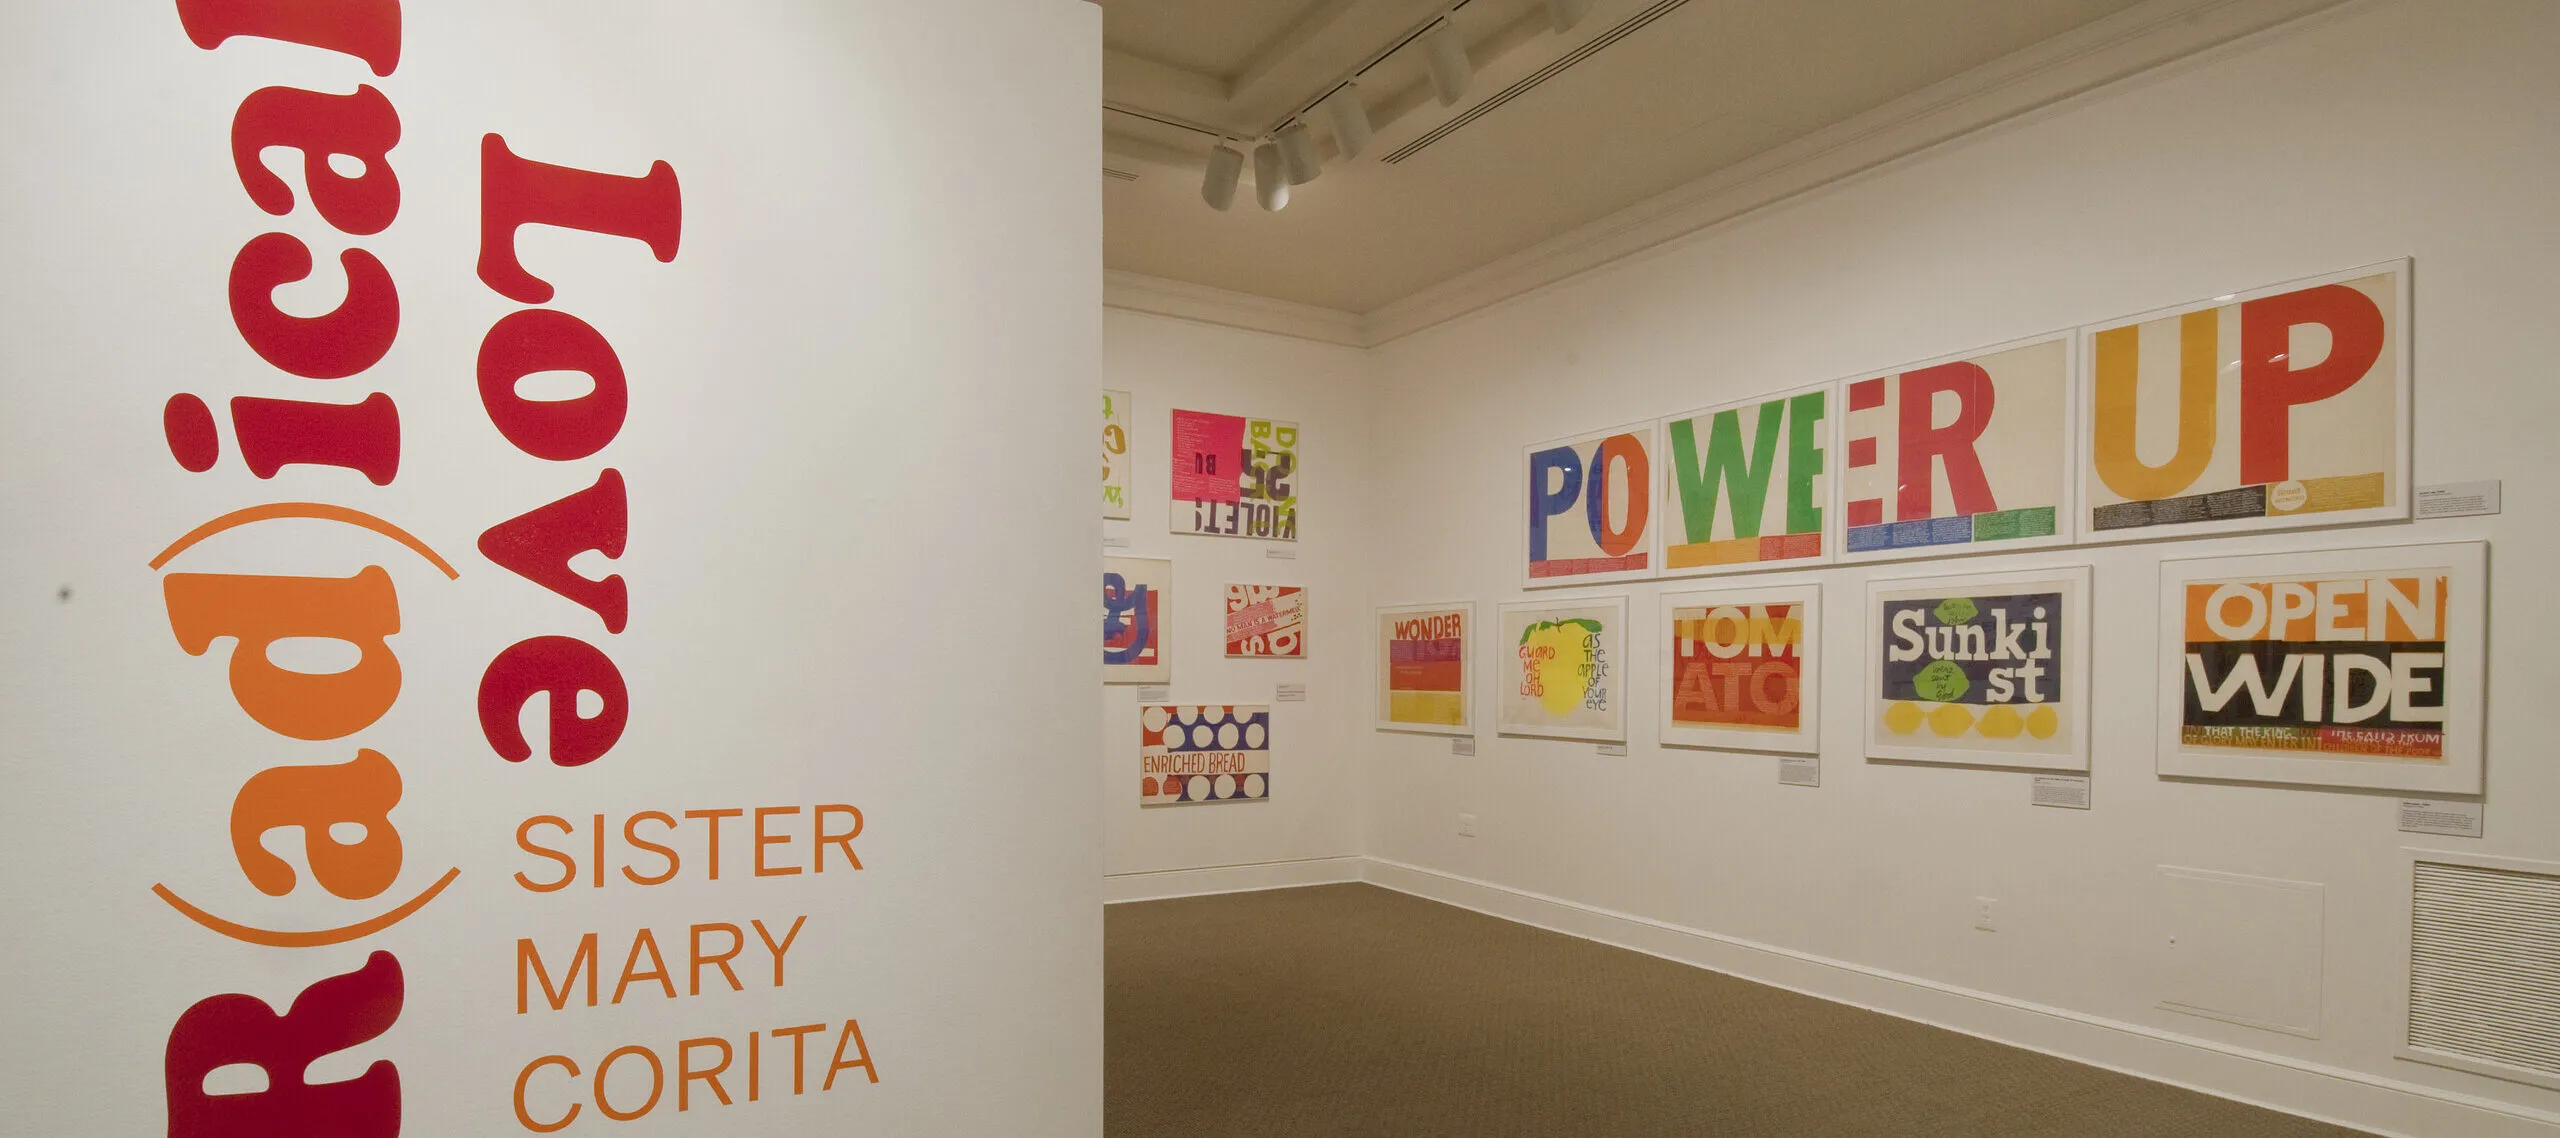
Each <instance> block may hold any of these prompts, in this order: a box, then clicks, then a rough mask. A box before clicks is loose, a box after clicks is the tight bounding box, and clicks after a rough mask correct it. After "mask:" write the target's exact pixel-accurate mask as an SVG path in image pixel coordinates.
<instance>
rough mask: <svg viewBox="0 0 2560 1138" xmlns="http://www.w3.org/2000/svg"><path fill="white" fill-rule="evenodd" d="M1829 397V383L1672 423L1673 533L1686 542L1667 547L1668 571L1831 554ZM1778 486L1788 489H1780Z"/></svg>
mask: <svg viewBox="0 0 2560 1138" xmlns="http://www.w3.org/2000/svg"><path fill="white" fill-rule="evenodd" d="M1829 397H1830V392H1829V391H1828V390H1827V389H1818V390H1813V391H1806V392H1801V393H1798V394H1793V395H1779V396H1775V397H1772V398H1769V399H1763V400H1756V401H1753V402H1748V403H1738V404H1732V405H1729V406H1725V407H1711V408H1707V409H1705V410H1701V411H1696V412H1692V413H1690V414H1687V415H1682V416H1677V417H1674V418H1672V419H1669V420H1666V421H1665V427H1664V430H1665V433H1666V434H1668V435H1669V436H1670V440H1671V478H1670V480H1669V483H1670V485H1669V489H1670V492H1671V511H1672V515H1671V526H1672V529H1671V531H1670V532H1671V534H1672V535H1673V536H1674V537H1675V538H1676V539H1677V540H1676V542H1675V543H1674V544H1671V545H1669V546H1668V548H1666V549H1665V550H1664V551H1663V565H1664V567H1665V568H1668V569H1697V568H1706V567H1712V566H1720V565H1748V564H1753V563H1757V562H1764V561H1796V560H1806V559H1812V558H1819V557H1821V556H1822V502H1823V498H1824V496H1825V494H1826V493H1827V490H1826V489H1825V488H1826V486H1827V485H1828V483H1826V482H1824V481H1823V458H1824V456H1823V447H1822V441H1821V440H1822V434H1823V422H1824V417H1825V414H1826V411H1827V409H1828V408H1827V401H1828V399H1829ZM1746 421H1747V422H1748V423H1749V427H1748V431H1749V434H1748V441H1745V429H1746V428H1745V423H1746ZM1701 434H1704V435H1705V440H1704V444H1703V445H1701V442H1700V438H1699V436H1700V435H1701ZM1782 437H1783V440H1784V441H1781V439H1782ZM1773 486H1775V487H1779V488H1782V489H1783V491H1784V492H1783V493H1781V494H1778V495H1774V496H1773V495H1771V493H1770V489H1771V488H1772V487H1773Z"/></svg>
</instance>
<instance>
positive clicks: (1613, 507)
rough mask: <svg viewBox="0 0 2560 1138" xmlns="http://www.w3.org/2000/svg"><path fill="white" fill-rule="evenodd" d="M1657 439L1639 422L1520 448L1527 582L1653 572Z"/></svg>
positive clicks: (1611, 577) (1600, 578)
mask: <svg viewBox="0 0 2560 1138" xmlns="http://www.w3.org/2000/svg"><path fill="white" fill-rule="evenodd" d="M1652 440H1653V427H1652V425H1651V424H1649V423H1633V424H1629V425H1627V426H1624V427H1618V428H1614V429H1611V430H1606V431H1594V432H1592V433H1590V434H1587V435H1576V436H1574V437H1572V438H1566V439H1557V440H1555V441H1553V442H1545V443H1539V444H1537V445H1535V446H1531V447H1527V448H1525V449H1523V450H1522V451H1521V457H1520V467H1521V490H1522V497H1521V501H1522V503H1523V504H1524V505H1525V506H1526V507H1527V516H1528V528H1527V530H1526V541H1525V543H1524V545H1523V548H1524V549H1526V550H1527V555H1528V556H1527V563H1526V566H1525V568H1524V576H1523V580H1524V582H1525V583H1526V584H1527V586H1528V587H1530V588H1533V589H1534V588H1538V587H1540V586H1545V585H1576V584H1588V583H1591V582H1594V581H1628V580H1634V579H1636V578H1640V577H1650V576H1653V531H1652V521H1653V451H1652Z"/></svg>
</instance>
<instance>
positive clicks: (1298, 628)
mask: <svg viewBox="0 0 2560 1138" xmlns="http://www.w3.org/2000/svg"><path fill="white" fill-rule="evenodd" d="M1227 655H1229V656H1232V657H1238V658H1257V659H1259V658H1268V659H1276V660H1303V659H1305V658H1306V655H1307V590H1306V588H1305V587H1304V586H1300V585H1229V586H1227Z"/></svg>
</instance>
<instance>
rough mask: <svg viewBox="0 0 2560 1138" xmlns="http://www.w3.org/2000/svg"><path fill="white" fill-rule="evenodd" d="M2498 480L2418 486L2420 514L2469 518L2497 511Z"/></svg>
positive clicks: (2427, 516) (2423, 516)
mask: <svg viewBox="0 0 2560 1138" xmlns="http://www.w3.org/2000/svg"><path fill="white" fill-rule="evenodd" d="M2498 491H2499V483H2498V480H2497V479H2495V478H2492V479H2490V480H2488V481H2486V482H2447V483H2445V484H2443V485H2441V486H2420V487H2418V516H2419V517H2420V518H2468V517H2475V516H2478V515H2480V514H2494V513H2497V512H2498Z"/></svg>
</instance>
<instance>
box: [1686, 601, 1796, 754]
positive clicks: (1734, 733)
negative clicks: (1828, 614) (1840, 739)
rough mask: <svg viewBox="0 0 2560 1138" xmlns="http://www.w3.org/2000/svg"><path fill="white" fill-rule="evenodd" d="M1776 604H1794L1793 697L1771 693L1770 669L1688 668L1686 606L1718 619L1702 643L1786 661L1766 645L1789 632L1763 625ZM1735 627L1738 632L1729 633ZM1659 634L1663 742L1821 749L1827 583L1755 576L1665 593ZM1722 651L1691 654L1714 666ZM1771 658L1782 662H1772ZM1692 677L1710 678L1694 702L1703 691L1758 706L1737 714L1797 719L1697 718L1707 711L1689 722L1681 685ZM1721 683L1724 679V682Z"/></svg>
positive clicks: (1709, 697)
mask: <svg viewBox="0 0 2560 1138" xmlns="http://www.w3.org/2000/svg"><path fill="white" fill-rule="evenodd" d="M1770 606H1791V611H1790V615H1789V616H1788V617H1787V618H1786V619H1787V620H1788V621H1789V622H1790V623H1791V624H1792V630H1791V631H1792V635H1793V643H1792V644H1791V645H1787V646H1786V647H1789V648H1792V649H1793V657H1794V658H1793V661H1792V663H1793V666H1794V671H1795V685H1794V691H1793V692H1792V693H1790V694H1789V696H1787V697H1778V696H1772V695H1770V694H1768V692H1767V688H1766V682H1767V681H1766V678H1765V677H1766V676H1767V675H1768V673H1767V672H1765V671H1761V672H1755V673H1754V674H1753V675H1751V676H1748V677H1744V676H1740V675H1738V674H1737V675H1731V676H1716V675H1714V673H1712V672H1707V673H1706V674H1704V675H1703V676H1702V675H1700V674H1699V673H1700V671H1701V669H1699V668H1696V667H1684V660H1683V657H1682V650H1683V647H1684V644H1683V638H1682V636H1681V633H1680V627H1679V622H1680V621H1681V620H1682V619H1683V616H1682V610H1684V609H1688V610H1704V611H1703V612H1702V613H1701V614H1700V616H1701V618H1702V619H1705V620H1707V621H1709V622H1711V625H1710V626H1711V628H1712V629H1713V630H1714V632H1713V634H1711V635H1710V636H1709V637H1707V638H1703V639H1702V640H1701V641H1700V643H1701V644H1702V645H1721V646H1723V647H1727V648H1730V649H1732V650H1733V651H1732V656H1731V659H1733V660H1737V661H1742V662H1746V663H1748V662H1752V661H1754V660H1755V659H1756V660H1761V661H1764V662H1766V663H1778V662H1783V661H1784V654H1783V653H1781V652H1772V651H1770V645H1769V644H1767V643H1766V642H1767V641H1768V640H1770V639H1772V638H1773V637H1772V636H1771V635H1770V633H1772V632H1775V634H1776V637H1777V638H1783V637H1784V636H1786V635H1787V633H1788V630H1783V629H1772V628H1771V627H1770V626H1769V625H1764V624H1763V623H1762V620H1763V610H1766V609H1767V608H1769V607H1770ZM1726 609H1732V610H1734V611H1733V612H1732V613H1731V614H1730V615H1729V616H1725V615H1721V614H1722V613H1723V610H1726ZM1774 623H1775V622H1774V621H1771V622H1770V624H1774ZM1728 631H1730V632H1731V633H1732V635H1730V636H1726V635H1724V633H1726V632H1728ZM1652 636H1653V639H1654V642H1655V644H1656V645H1657V646H1658V647H1659V652H1658V654H1657V656H1656V661H1657V663H1656V667H1655V682H1654V695H1655V701H1656V707H1657V709H1658V710H1657V711H1656V715H1657V716H1658V718H1659V722H1660V727H1659V730H1660V736H1659V737H1660V739H1661V741H1662V745H1663V746H1666V747H1706V748H1713V749H1716V750H1726V751H1759V752H1769V753H1775V754H1794V755H1818V754H1821V753H1822V665H1823V652H1822V584H1821V582H1819V581H1816V580H1813V579H1811V578H1803V579H1797V580H1790V581H1784V582H1771V581H1766V580H1765V579H1758V578H1755V579H1754V580H1753V581H1752V583H1751V584H1750V586H1748V587H1734V588H1715V587H1706V588H1697V589H1687V590H1665V591H1664V592H1663V593H1662V595H1661V596H1660V597H1659V598H1657V600H1656V607H1655V615H1654V621H1653V629H1652ZM1722 656H1723V654H1722V653H1718V652H1715V651H1713V649H1712V648H1711V647H1710V648H1708V649H1707V650H1706V651H1704V652H1702V653H1698V654H1695V655H1692V656H1691V657H1689V658H1688V659H1689V661H1691V662H1695V663H1701V664H1706V665H1707V667H1710V668H1711V667H1712V666H1713V664H1712V661H1715V660H1717V659H1718V658H1719V657H1722ZM1771 656H1776V657H1778V659H1776V660H1771V659H1769V657H1771ZM1691 680H1704V681H1705V690H1704V691H1702V692H1697V693H1693V694H1692V699H1691V700H1690V701H1689V702H1690V704H1692V705H1694V704H1695V703H1697V702H1699V699H1698V697H1701V696H1702V697H1703V699H1704V701H1705V702H1711V703H1717V704H1721V705H1723V707H1724V708H1733V707H1734V705H1737V704H1741V703H1744V702H1749V703H1751V704H1752V705H1753V706H1752V707H1751V709H1750V710H1749V711H1747V712H1738V713H1736V714H1735V716H1734V718H1736V719H1737V720H1741V719H1747V718H1750V717H1755V716H1757V717H1777V716H1781V715H1786V714H1791V715H1792V716H1793V717H1794V720H1795V724H1794V726H1792V727H1782V726H1776V725H1770V724H1751V723H1748V722H1735V723H1732V724H1730V725H1723V726H1709V725H1704V724H1702V723H1700V722H1699V721H1698V720H1699V719H1700V716H1696V715H1692V716H1690V717H1688V718H1685V719H1684V718H1682V717H1680V715H1679V712H1680V710H1681V709H1682V707H1683V706H1684V703H1683V699H1682V694H1681V691H1680V689H1681V688H1682V686H1683V685H1684V683H1687V682H1689V681H1691ZM1719 680H1720V681H1722V682H1717V681H1719ZM1782 698H1792V700H1793V704H1794V705H1793V706H1792V707H1789V708H1785V709H1784V711H1783V712H1780V711H1778V710H1777V709H1776V707H1775V706H1774V705H1776V704H1779V703H1780V702H1781V700H1782Z"/></svg>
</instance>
